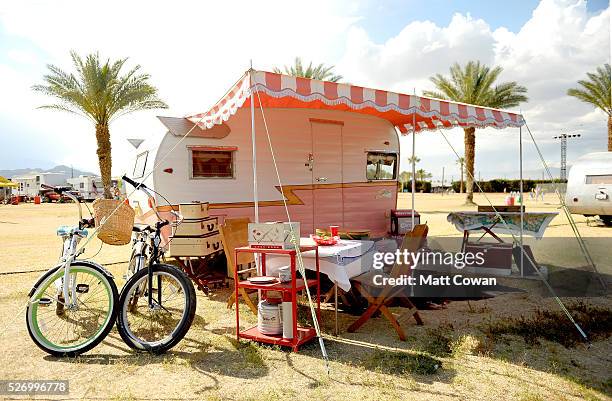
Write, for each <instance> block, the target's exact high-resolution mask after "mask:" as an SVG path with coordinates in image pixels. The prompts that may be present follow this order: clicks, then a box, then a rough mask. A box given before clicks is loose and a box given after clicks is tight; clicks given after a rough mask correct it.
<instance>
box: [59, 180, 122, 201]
mask: <svg viewBox="0 0 612 401" xmlns="http://www.w3.org/2000/svg"><path fill="white" fill-rule="evenodd" d="M115 183H116V181H115ZM68 184H69V185H70V186H71V187H72V188H73V189H74V190H75V191H78V192H79V194H80V195H81V196H82V197H83V199H85V200H88V201H90V200H94V199H96V198H98V197H100V196H101V195H102V194H103V193H104V186H103V185H102V178H100V177H97V176H93V175H80V176H78V177H74V178H68Z"/></svg>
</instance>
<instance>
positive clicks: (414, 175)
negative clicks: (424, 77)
mask: <svg viewBox="0 0 612 401" xmlns="http://www.w3.org/2000/svg"><path fill="white" fill-rule="evenodd" d="M413 94H414V100H415V108H414V113H412V191H410V192H411V194H412V196H411V198H412V206H411V209H412V212H411V223H412V229H413V230H414V195H415V192H416V111H417V105H416V102H417V96H416V88H415V89H414V90H413Z"/></svg>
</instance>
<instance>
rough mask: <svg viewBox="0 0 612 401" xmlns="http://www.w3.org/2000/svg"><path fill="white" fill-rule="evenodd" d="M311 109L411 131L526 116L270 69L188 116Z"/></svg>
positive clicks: (251, 74) (205, 119)
mask: <svg viewBox="0 0 612 401" xmlns="http://www.w3.org/2000/svg"><path fill="white" fill-rule="evenodd" d="M251 91H253V93H255V105H256V106H257V107H259V103H260V102H261V105H262V106H263V107H267V108H311V109H326V110H342V111H351V112H355V113H361V114H369V115H373V116H377V117H380V118H383V119H385V120H387V121H389V122H390V123H391V124H393V125H394V126H395V127H397V129H398V130H399V131H400V132H402V133H404V134H406V133H409V132H413V131H416V132H419V131H423V130H435V129H438V128H453V127H462V128H465V127H477V128H485V127H493V128H507V127H519V126H521V125H523V124H524V121H523V117H522V116H521V115H520V114H517V113H511V112H508V111H504V110H498V109H492V108H487V107H480V106H474V105H470V104H465V103H457V102H451V101H447V100H440V99H433V98H428V97H423V96H416V95H406V94H402V93H396V92H389V91H384V90H379V89H371V88H364V87H361V86H355V85H349V84H343V83H334V82H326V81H318V80H315V79H307V78H300V77H293V76H289V75H284V74H277V73H272V72H266V71H254V70H252V71H248V72H247V73H245V74H244V75H243V76H242V77H241V78H240V79H239V80H238V82H237V83H236V84H235V85H234V86H233V87H232V88H231V89H230V90H229V91H228V93H227V94H226V95H225V96H224V97H223V98H222V99H221V100H220V101H219V102H217V103H216V104H215V105H214V106H213V107H212V108H211V109H210V110H209V111H207V112H205V113H200V114H195V115H191V116H187V118H188V119H189V120H190V121H192V122H193V123H196V124H198V125H199V126H201V127H202V128H210V127H212V126H213V125H215V124H221V123H223V122H225V121H227V120H229V118H230V117H231V116H232V115H233V114H235V113H236V110H238V109H239V108H240V107H248V106H249V105H250V99H249V96H250V94H251Z"/></svg>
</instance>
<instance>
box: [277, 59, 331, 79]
mask: <svg viewBox="0 0 612 401" xmlns="http://www.w3.org/2000/svg"><path fill="white" fill-rule="evenodd" d="M274 72H276V73H278V74H283V73H284V74H287V75H292V76H294V77H302V78H310V79H318V80H319V81H330V82H338V81H340V80H341V79H342V75H336V74H334V66H333V65H330V66H327V65H325V64H318V65H315V66H313V65H312V61H311V62H310V63H308V67H307V68H306V69H304V67H303V65H302V59H301V58H300V57H296V58H295V62H294V64H293V65H286V66H284V67H283V70H281V69H280V68H278V67H274Z"/></svg>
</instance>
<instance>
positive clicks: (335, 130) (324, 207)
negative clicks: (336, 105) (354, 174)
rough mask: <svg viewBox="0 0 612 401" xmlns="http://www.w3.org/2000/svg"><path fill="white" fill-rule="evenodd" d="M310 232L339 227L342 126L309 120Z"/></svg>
mask: <svg viewBox="0 0 612 401" xmlns="http://www.w3.org/2000/svg"><path fill="white" fill-rule="evenodd" d="M310 124H311V132H312V162H311V167H312V187H313V206H314V207H313V225H314V228H315V229H317V228H328V227H329V226H330V225H339V226H342V225H343V223H344V217H343V215H344V211H343V201H342V127H343V125H342V123H341V122H337V121H329V122H328V121H320V120H311V122H310Z"/></svg>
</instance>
